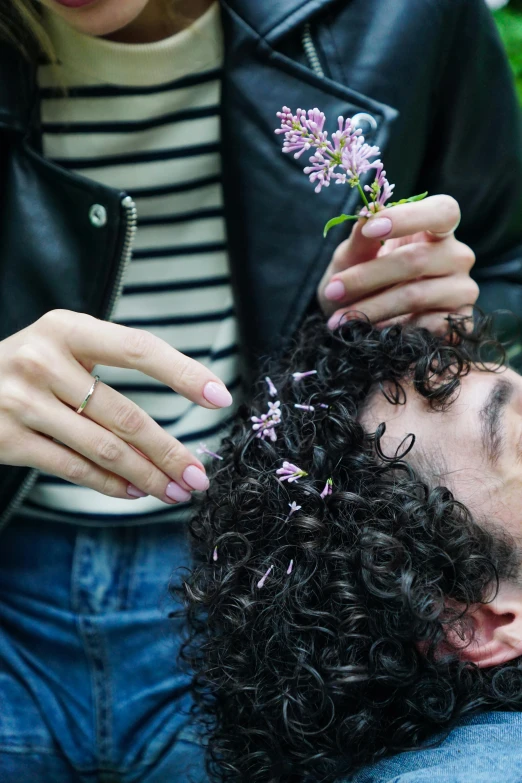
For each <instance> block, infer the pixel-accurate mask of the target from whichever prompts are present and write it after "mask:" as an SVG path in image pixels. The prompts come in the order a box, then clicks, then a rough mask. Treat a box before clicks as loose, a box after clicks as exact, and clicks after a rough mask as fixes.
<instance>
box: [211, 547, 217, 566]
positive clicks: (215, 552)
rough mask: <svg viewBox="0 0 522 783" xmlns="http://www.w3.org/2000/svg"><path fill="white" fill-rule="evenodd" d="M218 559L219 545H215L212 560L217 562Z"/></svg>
mask: <svg viewBox="0 0 522 783" xmlns="http://www.w3.org/2000/svg"><path fill="white" fill-rule="evenodd" d="M217 559H218V551H217V546H215V547H214V551H213V552H212V560H213V561H214V563H215V562H216V560H217Z"/></svg>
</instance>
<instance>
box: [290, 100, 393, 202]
mask: <svg viewBox="0 0 522 783" xmlns="http://www.w3.org/2000/svg"><path fill="white" fill-rule="evenodd" d="M277 116H278V118H279V119H280V120H281V127H280V128H277V129H276V131H275V132H276V133H283V134H284V136H285V140H284V142H283V152H293V153H294V157H295V158H300V157H301V155H302V154H303V153H304V152H308V151H309V150H312V149H313V150H314V153H313V155H311V156H310V161H309V162H310V164H311V165H309V166H306V168H305V169H304V172H305V174H308V176H309V179H310V182H312V183H316V187H315V192H316V193H320V191H321V188H325V187H328V185H329V184H330V182H331V181H332V180H334V181H335V182H337V184H344V183H348V184H349V185H350V186H351V187H352V188H354V187H356V188H358V189H359V192H360V194H361V198H362V200H363V202H364V208H363V210H362V211H361V212H360V213H359V215H358V216H361V217H369V215H370V214H371V213H374V212H378V211H379V210H381V209H383V208H384V206H385V204H386V202H387V201H388V199H389V198H390V197H391V195H392V193H393V188H394V187H395V186H394V185H390V183H389V182H388V180H387V179H386V172H385V171H384V169H383V164H382V163H381V161H380V160H378V159H377V160H371V159H372V158H376V157H377V156H378V155H380V149H379V147H376V146H374V145H370V144H367V143H366V141H365V140H364V136H363V135H362V131H361V129H360V128H358V127H357V126H356V125H355V124H354V123H353V120H352V119H351V118H350V117H348V118H347V119H345V118H344V117H339V118H338V128H337V130H336V131H335V133H332V138H331V139H329V138H328V132H327V131H325V130H324V124H325V120H326V117H325V115H324V113H323V112H322V111H319V109H310V110H309V111H308V112H306V111H304V110H303V109H297V112H296V114H292V111H291V109H289V108H288V106H283V109H282V111H279V112H277ZM338 169H340V170H338ZM370 169H375V171H376V175H375V179H374V181H373V182H372V184H371V185H366V186H365V187H364V190H363V187H362V185H361V178H362V176H363V175H364V174H366V173H367V172H368V171H370ZM366 194H368V195H369V200H368V197H367V195H366Z"/></svg>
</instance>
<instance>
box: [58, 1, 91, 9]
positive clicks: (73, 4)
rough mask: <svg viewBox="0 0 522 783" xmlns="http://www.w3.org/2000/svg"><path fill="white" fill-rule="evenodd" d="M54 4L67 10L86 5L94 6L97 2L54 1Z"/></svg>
mask: <svg viewBox="0 0 522 783" xmlns="http://www.w3.org/2000/svg"><path fill="white" fill-rule="evenodd" d="M54 2H55V3H58V4H59V5H64V6H65V7H66V8H81V7H82V6H84V5H92V4H93V3H95V2H96V0H54Z"/></svg>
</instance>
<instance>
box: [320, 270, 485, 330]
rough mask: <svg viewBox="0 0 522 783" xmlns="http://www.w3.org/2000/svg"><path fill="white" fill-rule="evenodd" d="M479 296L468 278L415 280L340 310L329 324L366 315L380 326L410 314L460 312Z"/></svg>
mask: <svg viewBox="0 0 522 783" xmlns="http://www.w3.org/2000/svg"><path fill="white" fill-rule="evenodd" d="M478 294H479V288H478V286H477V284H476V283H475V282H474V281H473V280H472V279H471V278H470V277H468V276H467V275H464V274H462V275H453V276H452V277H451V278H448V277H442V278H431V279H427V280H415V281H414V282H411V283H407V284H405V285H399V286H394V287H393V288H390V289H388V290H386V291H383V292H382V293H380V294H377V295H376V296H371V297H368V298H366V299H363V300H360V301H358V302H354V303H353V304H352V305H351V306H350V309H349V310H347V309H346V308H342V309H339V310H337V311H336V312H335V313H334V314H333V316H332V317H331V318H330V319H329V321H328V326H329V327H330V329H335V328H336V327H337V326H339V324H340V323H341V321H342V320H343V319H344V320H345V319H346V316H347V313H349V314H355V313H358V314H359V315H360V314H361V313H363V314H364V315H365V316H366V317H367V318H369V320H370V321H372V322H374V323H379V322H382V321H386V320H388V319H391V318H397V317H398V316H403V315H409V314H410V313H426V312H428V311H433V310H437V311H444V312H446V313H451V312H457V311H458V310H459V309H460V308H461V307H462V306H463V305H464V303H466V304H468V305H472V304H474V303H475V302H476V300H477V298H478Z"/></svg>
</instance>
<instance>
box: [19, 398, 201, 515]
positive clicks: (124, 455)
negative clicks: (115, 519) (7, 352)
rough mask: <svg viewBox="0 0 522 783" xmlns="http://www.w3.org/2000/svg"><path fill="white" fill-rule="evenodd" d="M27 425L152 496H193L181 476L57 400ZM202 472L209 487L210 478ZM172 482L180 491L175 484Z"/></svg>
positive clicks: (167, 499) (43, 406) (37, 412)
mask: <svg viewBox="0 0 522 783" xmlns="http://www.w3.org/2000/svg"><path fill="white" fill-rule="evenodd" d="M26 424H27V426H29V427H30V428H31V429H33V430H35V431H37V432H40V433H41V434H43V435H47V436H49V437H50V438H54V439H55V440H57V441H59V443H61V444H63V445H64V446H67V447H69V448H70V449H74V451H75V452H77V453H78V454H79V455H82V456H83V457H85V458H86V459H87V460H88V461H89V462H92V463H94V464H95V465H97V466H98V467H99V468H101V469H103V471H106V472H108V473H110V474H113V475H115V476H120V477H121V478H123V479H125V480H126V482H127V484H130V485H132V486H134V487H137V488H138V489H139V490H141V491H142V492H143V493H145V494H146V495H153V496H154V497H157V498H159V499H160V500H163V501H164V502H166V503H168V502H172V501H173V500H188V499H189V498H190V493H189V492H187V491H186V490H184V489H182V487H181V486H179V485H178V484H177V479H178V478H180V476H179V475H172V476H166V475H165V474H164V473H163V472H162V471H160V470H159V469H158V468H157V467H156V465H154V463H152V462H150V461H149V460H147V459H145V458H144V457H143V456H142V455H141V454H139V453H138V452H137V451H136V450H135V449H133V448H132V447H131V446H129V445H128V444H127V443H125V442H124V441H123V440H121V438H118V437H117V436H116V435H114V433H112V432H110V431H109V430H105V429H103V427H100V426H99V425H98V424H96V423H95V422H93V421H91V420H90V419H88V418H86V417H85V416H79V415H78V414H77V413H76V412H75V411H73V410H71V409H70V408H68V407H67V406H66V405H63V404H61V403H60V402H59V401H58V400H56V399H52V398H50V399H47V400H45V402H44V404H41V405H39V406H37V408H36V410H35V415H34V416H33V417H32V420H28V421H26ZM46 470H48V468H46ZM199 472H200V473H201V476H202V479H204V480H205V483H206V486H208V480H207V479H206V477H205V476H204V474H203V473H202V472H201V471H199ZM173 480H174V481H173ZM173 484H174V485H175V486H177V487H178V490H179V491H177V490H176V489H175V486H174V488H173V487H172V485H173ZM206 486H205V488H206Z"/></svg>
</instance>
